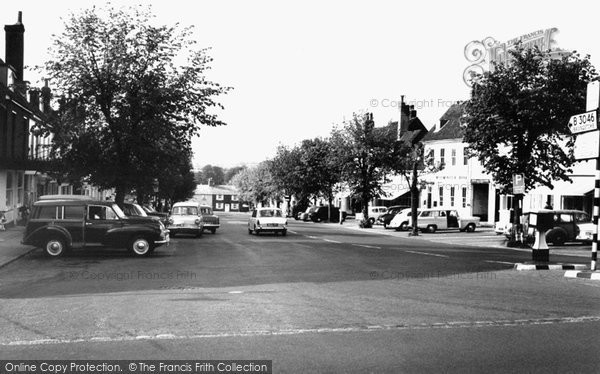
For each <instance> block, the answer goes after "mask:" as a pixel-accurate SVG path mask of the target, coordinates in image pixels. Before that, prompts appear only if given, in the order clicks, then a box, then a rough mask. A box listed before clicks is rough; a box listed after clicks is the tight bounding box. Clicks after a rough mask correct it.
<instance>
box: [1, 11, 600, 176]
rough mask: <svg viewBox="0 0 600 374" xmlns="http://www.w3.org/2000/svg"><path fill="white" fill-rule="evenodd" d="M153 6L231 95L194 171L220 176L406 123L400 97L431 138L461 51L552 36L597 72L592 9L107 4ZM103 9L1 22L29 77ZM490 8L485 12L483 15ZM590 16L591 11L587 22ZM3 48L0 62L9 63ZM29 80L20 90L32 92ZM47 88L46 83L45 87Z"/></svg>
mask: <svg viewBox="0 0 600 374" xmlns="http://www.w3.org/2000/svg"><path fill="white" fill-rule="evenodd" d="M111 3H112V4H113V5H115V6H121V5H123V4H130V5H135V4H143V5H146V4H150V5H151V6H152V10H153V13H154V14H155V15H156V16H157V18H158V21H159V22H161V23H163V24H168V25H170V24H174V23H176V22H178V23H180V24H181V25H182V26H190V25H193V26H194V28H195V33H194V38H195V39H196V40H197V42H198V45H199V46H201V47H210V48H211V50H210V52H209V53H210V55H211V56H212V57H213V58H214V61H213V62H212V65H211V70H209V71H208V72H207V76H208V78H209V79H210V80H212V81H214V82H218V83H220V84H222V85H225V86H230V87H233V90H232V91H230V92H229V93H228V94H227V95H224V96H221V97H219V98H218V101H219V102H220V103H222V104H223V105H224V107H225V109H224V110H222V111H218V112H217V114H218V115H219V117H220V118H221V119H222V120H223V121H225V123H227V125H226V126H221V127H217V128H208V127H205V128H203V129H202V131H201V135H200V137H199V138H197V139H194V141H193V150H194V166H195V167H197V168H200V167H202V166H203V165H206V164H211V165H217V166H221V167H224V168H228V167H233V166H237V165H253V164H256V163H259V162H261V161H264V160H266V159H268V158H272V157H273V156H274V155H275V152H276V149H277V147H278V146H279V145H285V146H290V147H291V146H294V145H296V144H299V143H300V142H301V141H302V140H303V139H310V138H315V137H327V136H328V135H329V134H330V132H331V130H332V128H333V127H334V126H335V125H341V124H342V123H343V121H344V120H348V119H350V118H352V114H353V113H364V112H371V113H373V115H374V119H375V123H376V125H377V126H384V125H386V124H387V123H388V122H389V121H397V120H398V118H399V112H398V103H399V102H400V97H401V95H404V100H405V101H406V102H408V103H409V104H413V105H415V108H416V109H417V115H418V117H419V118H420V119H421V121H422V122H423V123H424V124H425V125H426V126H427V127H432V126H433V125H434V124H436V123H438V122H439V118H440V117H441V116H442V115H443V113H444V112H445V111H446V110H447V109H448V107H449V106H450V105H451V104H452V103H455V102H457V101H461V100H468V99H469V87H468V86H467V85H466V84H465V82H464V81H463V71H464V70H465V68H466V67H467V66H469V65H470V62H469V61H468V60H467V59H466V57H465V46H466V45H467V44H468V43H470V42H471V41H474V40H483V39H485V38H487V37H493V38H494V39H496V40H498V41H500V42H504V41H507V40H510V39H513V38H516V37H519V36H521V35H524V34H528V33H531V32H533V31H536V30H540V29H548V28H553V27H555V28H557V29H558V30H559V32H558V34H555V37H554V39H555V41H556V45H557V46H558V47H560V48H564V49H566V50H576V51H578V52H580V53H581V54H582V55H586V54H589V55H591V61H592V63H593V64H594V66H596V67H597V68H600V43H598V42H597V40H596V37H597V35H599V34H600V33H599V31H600V25H599V24H598V23H597V22H595V21H593V20H592V17H591V16H589V12H590V11H592V10H593V9H590V2H585V1H578V0H572V1H569V2H568V3H565V2H561V3H558V2H551V1H550V2H549V1H527V2H525V1H513V0H508V1H503V2H494V3H486V2H477V1H461V0H457V1H453V2H449V1H420V2H416V1H410V2H401V1H366V0H365V1H329V2H326V1H322V0H321V1H314V0H303V1H266V0H265V1H262V0H261V1H243V0H239V1H227V0H225V1H189V0H186V1H179V0H168V1H164V0H155V1H112V2H111ZM104 4H105V2H104V1H96V0H76V1H71V0H68V1H61V0H56V1H52V2H48V1H28V0H21V1H10V2H5V3H4V4H3V5H2V12H1V13H0V22H2V24H4V25H7V24H14V23H16V21H17V15H18V12H19V11H22V12H23V24H24V26H25V65H28V66H33V65H40V64H42V63H43V62H44V60H45V58H46V56H47V55H46V50H47V48H48V47H49V46H50V45H51V42H52V38H53V36H52V35H53V34H59V33H60V32H61V31H62V29H63V21H62V20H61V17H66V16H67V15H68V14H69V13H70V12H78V11H79V10H81V9H83V8H87V7H91V6H94V5H96V6H103V5H104ZM484 4H489V5H488V6H486V5H484ZM586 9H587V10H586ZM4 51H5V48H4V37H2V38H0V53H1V55H2V58H4ZM37 78H39V77H35V75H34V73H33V72H32V71H30V70H26V71H25V79H26V80H30V81H31V82H32V84H34V85H35V83H36V82H35V80H36V79H37ZM50 84H51V83H50Z"/></svg>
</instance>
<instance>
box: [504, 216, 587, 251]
mask: <svg viewBox="0 0 600 374" xmlns="http://www.w3.org/2000/svg"><path fill="white" fill-rule="evenodd" d="M542 212H543V213H548V214H551V215H552V217H553V227H552V228H551V229H549V230H546V242H547V243H549V244H553V245H563V244H565V242H577V241H579V242H586V241H591V240H592V236H593V234H594V224H593V223H592V221H591V219H590V216H589V215H588V214H587V213H586V212H584V211H582V210H573V209H561V210H549V209H541V210H538V211H536V213H542ZM530 214H531V212H527V213H524V214H523V232H525V233H527V234H526V236H527V237H526V240H527V242H528V243H533V242H535V229H534V228H533V227H530V226H529V216H530ZM509 234H510V231H509Z"/></svg>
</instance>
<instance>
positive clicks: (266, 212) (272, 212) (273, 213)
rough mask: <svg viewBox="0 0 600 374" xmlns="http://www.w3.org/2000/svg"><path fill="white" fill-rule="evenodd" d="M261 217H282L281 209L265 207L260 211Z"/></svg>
mask: <svg viewBox="0 0 600 374" xmlns="http://www.w3.org/2000/svg"><path fill="white" fill-rule="evenodd" d="M258 216H259V217H281V210H279V209H263V210H260V211H259V212H258Z"/></svg>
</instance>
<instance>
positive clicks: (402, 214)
mask: <svg viewBox="0 0 600 374" xmlns="http://www.w3.org/2000/svg"><path fill="white" fill-rule="evenodd" d="M418 212H419V211H418V210H417V213H418ZM411 214H412V208H404V209H402V210H401V211H399V212H398V213H397V214H396V215H395V216H394V218H392V220H391V221H390V223H389V225H388V227H389V228H392V229H395V230H396V231H406V230H408V229H409V228H410V226H411V224H412V221H411V219H410V216H411Z"/></svg>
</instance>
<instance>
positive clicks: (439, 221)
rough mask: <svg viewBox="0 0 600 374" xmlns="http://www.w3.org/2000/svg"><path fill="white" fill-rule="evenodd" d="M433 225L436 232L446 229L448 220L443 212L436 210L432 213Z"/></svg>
mask: <svg viewBox="0 0 600 374" xmlns="http://www.w3.org/2000/svg"><path fill="white" fill-rule="evenodd" d="M434 213H435V214H434V217H435V224H436V226H437V228H438V230H445V229H447V228H448V218H447V217H446V211H445V210H437V211H435V212H434Z"/></svg>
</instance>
